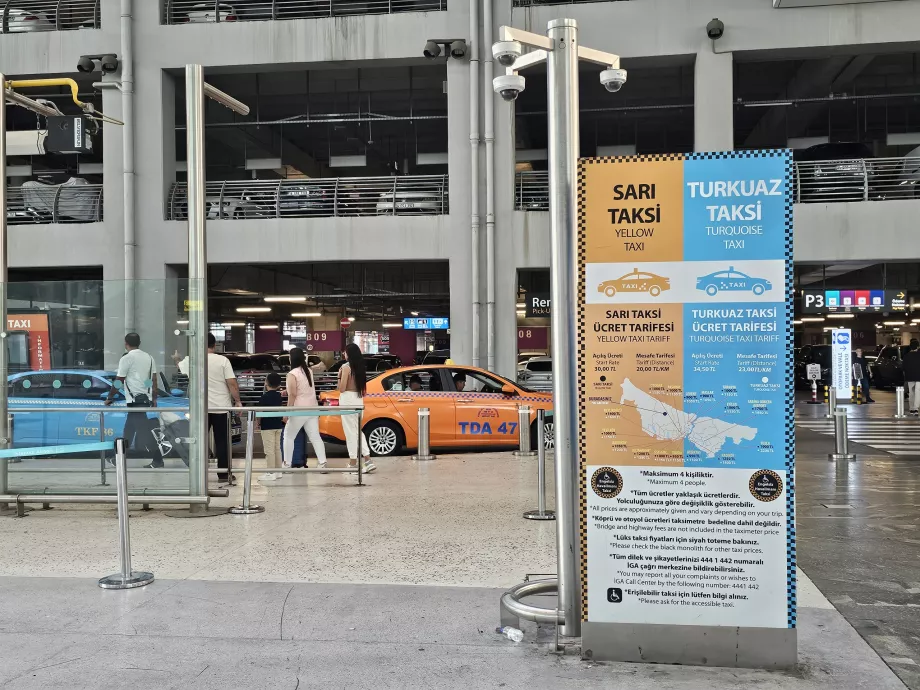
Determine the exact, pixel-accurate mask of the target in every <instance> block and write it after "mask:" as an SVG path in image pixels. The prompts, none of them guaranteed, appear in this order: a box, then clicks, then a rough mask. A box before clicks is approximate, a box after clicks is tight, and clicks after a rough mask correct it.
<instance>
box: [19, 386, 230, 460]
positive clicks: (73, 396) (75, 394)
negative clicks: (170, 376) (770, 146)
mask: <svg viewBox="0 0 920 690" xmlns="http://www.w3.org/2000/svg"><path fill="white" fill-rule="evenodd" d="M114 380H115V372H113V371H86V370H80V369H54V370H51V371H27V372H22V373H19V374H13V375H11V376H9V377H8V379H7V381H8V383H7V394H8V396H9V411H10V413H11V414H12V415H13V445H14V446H15V447H20V448H28V447H36V446H66V445H72V444H78V443H94V442H96V441H99V440H100V438H99V412H60V411H57V408H61V407H67V406H68V405H72V406H74V407H98V408H99V410H100V411H104V412H105V416H104V420H105V440H107V441H111V440H113V439H115V438H118V437H119V436H120V435H121V434H122V432H123V431H124V428H125V419H126V417H127V408H126V407H125V398H124V395H123V394H122V393H121V392H118V393H117V395H116V398H115V402H114V404H113V405H112V406H111V407H106V406H105V404H104V400H105V398H106V397H107V396H108V394H109V390H111V387H112V382H113V381H114ZM158 383H159V384H160V386H159V391H158V393H157V407H184V408H187V407H188V398H186V397H184V395H185V394H184V393H183V392H182V391H180V390H178V389H172V390H170V391H169V392H166V386H165V380H164V379H163V377H162V376H161V377H160V380H159V382H158ZM26 407H28V408H34V407H48V408H55V411H54V412H47V413H45V412H16V409H17V408H26ZM178 414H182V413H178ZM147 416H148V417H151V418H155V417H157V415H156V414H154V413H148V415H147ZM240 426H241V425H240V423H239V420H238V418H236V419H234V422H233V424H232V432H231V433H232V436H233V443H238V442H239V441H240V438H241V436H242V434H241V428H240Z"/></svg>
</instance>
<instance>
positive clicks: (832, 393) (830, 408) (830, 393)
mask: <svg viewBox="0 0 920 690" xmlns="http://www.w3.org/2000/svg"><path fill="white" fill-rule="evenodd" d="M836 410H837V389H836V388H834V387H833V386H828V387H827V414H826V415H825V419H833V418H834V412H835V411H836Z"/></svg>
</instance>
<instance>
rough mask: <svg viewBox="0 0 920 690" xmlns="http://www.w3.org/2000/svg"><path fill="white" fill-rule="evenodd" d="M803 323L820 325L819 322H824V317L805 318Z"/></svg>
mask: <svg viewBox="0 0 920 690" xmlns="http://www.w3.org/2000/svg"><path fill="white" fill-rule="evenodd" d="M802 321H804V322H815V323H818V322H821V321H824V317H823V316H803V317H802Z"/></svg>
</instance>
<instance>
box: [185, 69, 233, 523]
mask: <svg viewBox="0 0 920 690" xmlns="http://www.w3.org/2000/svg"><path fill="white" fill-rule="evenodd" d="M185 107H186V132H185V134H186V148H187V161H188V277H189V281H188V296H189V310H188V317H189V331H190V334H191V337H190V338H189V376H188V379H189V381H188V383H189V385H188V397H189V422H190V424H189V436H190V437H191V439H192V441H191V445H190V448H189V454H190V457H189V466H190V468H191V472H190V474H189V492H190V493H191V494H193V495H197V496H206V495H207V493H208V369H207V367H208V341H207V332H208V289H207V280H208V255H207V243H206V237H205V218H206V213H205V176H204V77H203V70H202V68H201V65H186V66H185ZM227 471H228V472H229V471H230V470H229V468H228V470H227ZM192 510H193V511H196V510H200V508H197V509H196V507H195V506H192Z"/></svg>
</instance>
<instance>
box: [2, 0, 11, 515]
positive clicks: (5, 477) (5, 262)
mask: <svg viewBox="0 0 920 690" xmlns="http://www.w3.org/2000/svg"><path fill="white" fill-rule="evenodd" d="M8 9H9V8H7V10H8ZM5 23H6V21H5V17H4V24H5ZM0 101H2V102H0V324H2V326H0V337H2V340H0V343H2V344H0V381H3V385H2V386H0V448H4V449H5V448H9V447H10V446H11V445H12V443H11V441H12V439H10V425H9V421H8V414H7V386H6V381H7V377H8V376H9V373H10V372H9V350H8V349H7V345H6V336H7V332H6V329H7V321H6V283H7V269H8V266H9V262H10V257H9V254H8V253H7V239H6V232H7V223H6V204H7V199H6V76H5V75H4V74H2V73H0ZM9 467H10V465H9V460H7V459H6V458H3V459H0V494H5V493H8V491H9ZM7 507H8V504H5V503H0V510H2V509H5V508H7Z"/></svg>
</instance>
